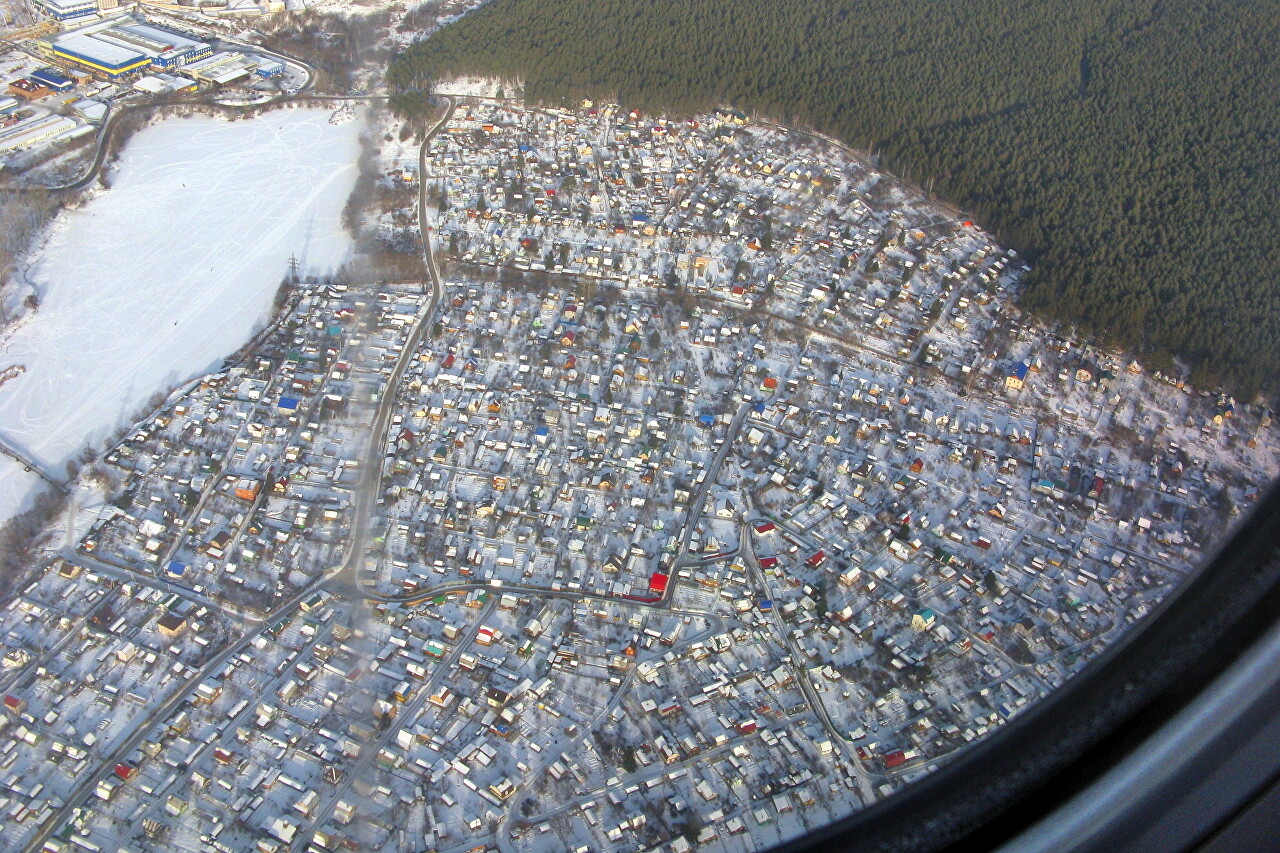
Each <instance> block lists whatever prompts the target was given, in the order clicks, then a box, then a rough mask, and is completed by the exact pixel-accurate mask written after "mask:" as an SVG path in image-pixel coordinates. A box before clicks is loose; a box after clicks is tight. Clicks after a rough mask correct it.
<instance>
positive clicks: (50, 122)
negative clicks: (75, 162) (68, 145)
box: [0, 115, 76, 154]
mask: <svg viewBox="0 0 1280 853" xmlns="http://www.w3.org/2000/svg"><path fill="white" fill-rule="evenodd" d="M75 128H76V123H75V122H74V121H73V120H71V119H69V118H67V117H66V116H57V115H52V116H41V117H39V118H33V119H28V120H27V121H23V122H19V123H18V124H15V125H13V126H12V127H9V128H6V129H5V130H3V131H0V154H7V153H9V152H10V151H17V150H18V149H20V148H26V147H28V146H31V145H34V144H36V143H37V142H43V141H45V140H46V139H50V138H52V137H54V136H59V135H61V134H64V133H67V132H68V131H72V130H75Z"/></svg>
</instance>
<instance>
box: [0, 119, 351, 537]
mask: <svg viewBox="0 0 1280 853" xmlns="http://www.w3.org/2000/svg"><path fill="white" fill-rule="evenodd" d="M329 115H330V114H329V112H328V111H325V110H278V111H275V112H269V113H266V114H264V115H262V116H260V117H258V118H254V119H249V120H243V121H223V120H220V119H215V118H209V117H197V118H187V119H171V120H167V121H164V122H161V123H159V124H157V125H154V126H152V127H149V128H147V129H146V130H143V131H142V132H141V133H139V134H138V135H137V136H135V137H134V138H133V139H132V140H131V141H130V142H129V144H128V146H127V148H126V149H125V151H124V154H123V156H122V158H121V162H120V169H119V171H118V172H117V173H116V174H115V175H114V180H113V183H112V188H111V190H110V191H108V192H106V193H105V194H104V195H102V196H100V197H98V198H96V199H94V200H93V201H91V202H89V203H88V204H86V205H85V206H84V207H83V208H82V209H80V210H76V211H64V212H63V213H62V214H61V215H60V216H59V217H58V219H57V220H56V222H55V223H54V226H53V229H52V231H51V233H50V237H49V239H48V242H47V243H46V245H45V246H44V247H43V248H42V249H41V250H40V253H39V255H38V257H37V259H36V261H35V264H34V266H33V268H32V272H31V276H30V277H31V280H32V281H33V282H35V283H36V285H37V286H38V287H39V290H40V295H41V305H40V308H39V310H38V311H37V312H36V314H35V315H34V316H33V317H31V318H30V319H29V320H28V321H27V322H26V323H25V325H23V326H21V327H20V328H18V329H16V330H13V331H11V332H9V333H8V334H7V335H6V337H5V338H4V339H3V340H0V376H4V375H6V371H7V372H8V374H11V375H12V374H15V373H16V371H17V369H21V370H22V372H21V373H20V374H17V375H15V376H14V377H13V378H11V379H9V381H7V382H5V383H4V384H3V386H0V435H2V436H3V437H4V439H5V440H7V441H8V442H10V443H11V444H13V445H15V446H17V447H18V448H19V449H20V450H22V451H24V452H26V453H27V454H28V455H30V456H31V457H33V458H35V459H37V460H39V461H41V462H42V463H44V464H45V465H46V466H47V467H48V468H49V469H50V470H51V471H52V472H54V473H55V475H58V476H61V475H62V474H63V473H64V471H63V467H64V465H65V463H66V461H67V460H69V459H72V458H74V457H75V456H76V455H77V454H78V453H79V452H80V450H81V448H83V447H84V446H85V445H89V444H92V445H97V444H99V443H100V442H102V441H103V440H104V439H105V438H106V437H107V436H108V435H109V434H110V433H111V431H112V430H113V429H114V428H115V427H117V426H118V425H119V424H121V423H122V422H124V421H125V420H126V419H127V418H129V417H131V416H132V415H133V414H134V413H135V412H137V411H138V409H139V408H140V407H141V406H143V405H144V404H145V403H146V402H147V400H148V399H149V398H150V397H151V396H152V395H153V394H154V393H155V392H156V391H160V390H165V391H167V390H169V389H170V388H172V387H173V386H175V385H176V384H178V383H180V382H183V381H185V380H187V379H189V378H192V377H194V376H198V375H200V374H202V373H206V372H208V371H209V370H211V369H214V368H216V366H217V365H218V364H219V362H220V361H221V359H222V358H224V357H225V356H227V355H229V354H230V353H232V352H234V351H235V350H236V349H238V348H239V347H240V346H241V345H242V344H243V343H244V342H245V341H246V340H248V338H249V337H250V335H251V334H252V332H253V331H254V328H255V326H256V325H258V324H259V323H261V322H262V321H264V320H265V318H266V315H267V312H268V311H269V309H270V307H271V301H272V298H273V297H274V295H275V293H276V289H277V287H278V286H279V284H280V281H281V279H282V278H283V276H284V275H285V273H286V271H287V269H288V264H289V257H290V255H297V256H298V257H299V259H300V260H301V262H302V266H303V269H304V271H314V272H325V271H328V270H331V269H333V268H336V267H337V266H338V265H339V264H341V263H342V262H343V261H344V260H345V259H346V258H347V256H348V253H349V252H350V240H349V239H348V237H347V235H346V233H345V232H344V231H343V230H342V225H341V212H342V208H343V205H344V204H345V202H346V199H347V196H348V195H349V194H350V192H351V188H352V186H353V185H354V183H355V178H356V158H357V156H358V154H359V133H360V125H361V123H360V122H346V123H343V124H338V125H332V124H329V121H328V118H329ZM38 482H39V481H38V480H37V479H36V478H35V476H34V475H32V474H29V473H25V472H24V471H23V469H22V467H21V466H19V465H17V464H16V463H14V462H12V461H10V460H9V459H8V457H3V458H0V519H4V518H9V517H10V516H12V515H13V514H14V513H15V512H19V511H21V509H22V508H24V507H25V506H26V505H27V503H28V501H29V499H30V497H31V495H32V494H33V489H34V488H35V487H36V484H37V483H38Z"/></svg>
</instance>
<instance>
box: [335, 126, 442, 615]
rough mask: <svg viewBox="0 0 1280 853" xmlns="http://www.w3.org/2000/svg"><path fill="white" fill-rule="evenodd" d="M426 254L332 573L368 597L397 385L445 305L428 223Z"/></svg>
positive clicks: (423, 193)
mask: <svg viewBox="0 0 1280 853" xmlns="http://www.w3.org/2000/svg"><path fill="white" fill-rule="evenodd" d="M448 103H449V106H448V107H447V108H446V109H445V111H444V114H443V115H441V116H440V120H439V121H437V122H436V123H435V126H434V127H432V128H431V130H430V131H428V133H427V135H426V136H425V137H423V140H422V146H421V147H420V148H419V150H418V223H419V227H422V224H423V221H424V219H425V214H426V209H427V185H426V182H425V181H423V180H422V174H423V167H424V166H425V165H426V159H427V148H428V147H429V146H430V145H431V140H432V139H434V138H435V135H436V134H437V133H438V132H439V131H440V128H442V127H444V124H445V122H446V121H448V120H449V117H450V116H452V115H453V111H454V109H455V107H456V106H457V104H456V103H455V102H454V101H449V102H448ZM422 256H423V260H424V261H425V262H426V266H427V277H428V278H429V279H430V280H431V303H430V305H429V306H428V307H427V310H426V311H424V312H422V313H421V314H419V315H418V319H417V322H415V323H414V326H413V328H412V329H411V330H410V331H409V337H408V338H407V339H406V341H405V344H404V348H403V349H401V350H400V357H399V358H398V359H396V365H395V368H394V369H393V370H392V371H391V375H390V376H389V377H387V381H386V384H385V385H384V386H383V391H382V396H380V397H379V398H378V409H377V411H376V412H375V413H374V416H373V429H372V430H371V431H370V434H369V445H368V448H367V449H366V451H365V459H364V466H363V469H364V470H363V472H362V476H361V481H360V487H359V489H358V491H357V494H356V501H355V506H354V507H353V509H352V512H353V515H352V523H351V538H350V540H349V542H348V547H347V554H346V558H345V559H344V560H343V561H342V565H341V566H340V567H339V569H338V571H337V572H336V573H335V574H334V576H333V580H334V581H336V583H337V584H338V585H339V586H340V587H345V588H346V589H350V590H355V591H358V592H359V593H361V594H363V595H364V596H365V597H370V595H369V594H370V593H371V592H372V590H371V589H369V588H367V587H366V586H365V585H364V583H363V582H362V581H361V580H360V578H359V577H358V572H357V568H358V567H359V566H360V565H362V564H363V562H364V559H365V550H366V548H367V547H368V540H369V529H370V527H371V526H372V517H373V512H374V508H375V506H376V505H377V497H378V492H379V491H380V489H381V487H382V460H383V458H384V447H385V444H386V435H387V424H389V423H390V421H391V412H392V410H394V409H395V407H396V405H397V403H398V402H399V400H398V397H397V391H398V389H399V386H400V380H401V379H403V378H404V372H405V370H406V369H407V368H408V366H409V364H410V362H412V361H413V359H414V356H415V355H416V353H417V350H418V345H419V344H420V343H421V341H422V336H423V334H424V333H425V332H426V330H427V329H428V328H430V326H431V323H432V322H434V320H435V316H436V314H437V313H438V312H439V310H440V302H441V300H442V299H443V298H444V286H443V284H442V283H441V281H440V272H439V270H438V269H437V268H436V259H435V255H434V254H433V252H432V251H431V234H430V229H429V228H425V227H423V228H422Z"/></svg>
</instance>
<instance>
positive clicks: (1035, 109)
mask: <svg viewBox="0 0 1280 853" xmlns="http://www.w3.org/2000/svg"><path fill="white" fill-rule="evenodd" d="M460 73H467V74H481V75H487V76H500V77H503V78H507V79H511V80H515V79H520V80H522V81H524V85H525V95H526V97H528V98H530V99H533V100H538V101H542V102H560V101H576V100H577V99H579V98H582V97H590V98H596V99H603V98H609V97H612V98H618V99H620V100H621V102H622V103H624V104H626V105H628V106H636V107H640V108H642V109H645V110H649V111H666V112H673V113H683V112H692V111H697V110H702V109H707V108H710V107H714V106H718V105H733V106H736V107H739V108H742V109H746V110H750V111H754V112H756V113H758V114H760V115H763V116H768V117H771V118H776V119H779V120H781V121H785V122H790V123H794V124H796V125H799V126H805V127H811V128H814V129H818V130H822V131H826V132H829V133H832V134H833V135H836V136H838V137H840V138H841V139H843V140H844V141H846V142H848V143H849V144H851V145H853V146H855V147H857V148H861V149H863V150H869V151H873V152H875V153H876V154H878V155H880V156H881V157H882V158H883V160H882V162H883V163H884V165H886V166H887V167H888V168H889V169H890V170H891V171H893V172H895V173H897V174H899V175H903V176H905V177H907V178H908V179H910V180H912V181H913V182H915V183H917V184H921V185H923V184H926V183H928V182H930V181H932V183H933V192H934V194H935V195H937V196H940V197H942V198H945V199H947V200H948V201H951V202H953V203H955V204H958V205H960V206H962V207H964V208H965V209H966V210H968V211H970V212H972V214H973V215H975V216H976V217H977V219H978V220H979V221H980V223H981V224H982V225H984V226H986V227H988V228H991V229H992V230H993V231H994V232H995V233H996V234H997V235H998V237H999V238H1000V239H1001V240H1002V241H1003V242H1004V243H1006V244H1008V245H1010V246H1012V247H1014V248H1017V249H1018V250H1019V251H1020V252H1022V253H1023V254H1024V255H1025V256H1027V257H1028V258H1029V259H1030V260H1031V262H1032V264H1033V267H1034V271H1033V274H1032V276H1031V277H1030V279H1029V281H1028V285H1027V290H1026V293H1025V295H1024V297H1023V301H1022V304H1023V307H1024V308H1027V309H1029V310H1031V311H1033V312H1035V313H1036V314H1038V315H1040V316H1043V317H1045V318H1048V319H1050V320H1055V321H1059V322H1062V323H1065V324H1075V325H1078V326H1079V327H1081V328H1082V329H1084V330H1086V331H1087V332H1090V333H1092V334H1095V335H1097V336H1098V337H1100V338H1101V339H1103V340H1104V341H1106V342H1108V343H1111V344H1115V345H1121V346H1127V347H1131V348H1134V349H1136V350H1137V351H1138V352H1139V353H1140V354H1141V357H1142V359H1143V361H1144V363H1145V364H1147V365H1148V366H1149V367H1155V368H1160V367H1167V366H1168V364H1169V359H1170V357H1171V356H1178V357H1179V358H1181V359H1182V360H1184V361H1185V362H1186V363H1188V364H1190V365H1191V367H1192V368H1193V372H1192V379H1193V381H1195V382H1196V383H1198V384H1201V385H1202V386H1205V387H1209V386H1211V385H1213V384H1216V383H1222V384H1224V385H1225V386H1227V387H1228V388H1229V389H1231V390H1234V391H1235V392H1237V393H1238V394H1241V395H1243V396H1246V397H1249V398H1251V397H1252V395H1253V394H1254V393H1255V392H1258V391H1264V392H1266V393H1268V394H1269V395H1274V394H1275V393H1276V392H1277V390H1280V287H1278V286H1277V278H1276V277H1277V274H1278V273H1280V83H1277V81H1278V80H1280V0H1072V2H1050V0H493V2H492V3H490V4H488V5H486V6H483V7H481V8H480V9H479V10H477V11H475V12H472V13H470V14H468V15H467V16H465V17H464V18H462V19H461V20H459V21H457V22H455V23H453V24H451V25H449V26H447V27H445V28H444V29H442V30H440V31H439V32H438V33H436V34H435V35H433V36H432V37H431V38H429V39H427V40H425V41H421V42H418V43H416V44H415V45H413V46H411V47H410V48H408V49H407V50H405V51H404V52H403V53H402V54H401V55H400V56H399V57H398V58H397V59H396V60H395V61H394V62H393V64H392V66H391V68H390V69H389V72H388V78H389V82H390V84H391V86H392V87H393V91H396V92H399V93H400V94H399V95H398V96H397V97H396V98H395V99H394V101H393V103H394V104H395V105H396V106H397V108H398V109H400V110H401V111H402V112H411V111H413V110H415V109H417V108H418V105H420V104H421V103H422V95H421V91H422V90H423V89H425V88H426V86H427V85H429V83H430V81H431V80H432V79H435V78H437V77H442V76H448V75H454V74H460Z"/></svg>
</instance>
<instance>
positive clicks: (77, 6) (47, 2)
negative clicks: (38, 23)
mask: <svg viewBox="0 0 1280 853" xmlns="http://www.w3.org/2000/svg"><path fill="white" fill-rule="evenodd" d="M32 5H33V6H35V7H36V8H37V9H39V10H40V11H41V12H44V13H45V14H46V15H48V16H49V17H50V18H53V19H55V20H58V21H70V20H73V19H75V18H84V17H87V16H89V15H96V14H97V13H98V0H32Z"/></svg>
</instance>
